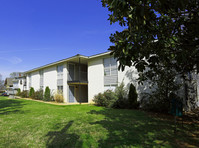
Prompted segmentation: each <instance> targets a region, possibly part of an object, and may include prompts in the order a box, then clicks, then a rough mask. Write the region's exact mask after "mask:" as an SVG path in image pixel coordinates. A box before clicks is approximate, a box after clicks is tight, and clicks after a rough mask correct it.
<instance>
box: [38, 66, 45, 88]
mask: <svg viewBox="0 0 199 148" xmlns="http://www.w3.org/2000/svg"><path fill="white" fill-rule="evenodd" d="M39 75H40V89H43V86H44V71H43V70H40V71H39Z"/></svg>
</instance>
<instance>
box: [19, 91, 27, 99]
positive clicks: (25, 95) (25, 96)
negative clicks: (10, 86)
mask: <svg viewBox="0 0 199 148" xmlns="http://www.w3.org/2000/svg"><path fill="white" fill-rule="evenodd" d="M20 96H21V97H22V98H28V91H27V90H24V91H22V92H21V93H20Z"/></svg>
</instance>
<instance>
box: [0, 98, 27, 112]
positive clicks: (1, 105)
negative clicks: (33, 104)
mask: <svg viewBox="0 0 199 148" xmlns="http://www.w3.org/2000/svg"><path fill="white" fill-rule="evenodd" d="M24 105H25V103H24V102H22V101H21V100H11V99H7V98H6V99H5V100H4V99H3V100H0V115H4V114H17V113H21V114H22V113H25V112H24V111H22V110H21V108H23V106H24Z"/></svg>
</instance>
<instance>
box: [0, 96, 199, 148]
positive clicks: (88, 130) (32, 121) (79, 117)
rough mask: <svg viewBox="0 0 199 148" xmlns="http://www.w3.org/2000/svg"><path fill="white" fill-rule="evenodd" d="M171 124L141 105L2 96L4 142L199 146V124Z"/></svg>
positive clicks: (1, 133) (0, 128)
mask: <svg viewBox="0 0 199 148" xmlns="http://www.w3.org/2000/svg"><path fill="white" fill-rule="evenodd" d="M161 117H162V116H161ZM173 129H174V125H173V120H171V119H170V118H169V117H163V118H159V117H156V116H153V114H148V113H146V112H143V111H138V110H120V109H106V108H103V107H96V106H93V105H68V106H58V105H51V104H45V103H41V102H36V101H31V100H23V99H8V98H7V97H0V147H70V148H71V147H93V148H96V147H107V148H111V147H122V148H123V147H199V132H198V131H199V130H198V129H199V124H198V123H192V122H191V123H190V122H187V123H185V124H184V127H181V126H180V125H178V128H177V133H176V134H174V133H173Z"/></svg>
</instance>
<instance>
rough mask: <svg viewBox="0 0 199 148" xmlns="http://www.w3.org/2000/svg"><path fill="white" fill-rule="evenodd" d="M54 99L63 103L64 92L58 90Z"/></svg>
mask: <svg viewBox="0 0 199 148" xmlns="http://www.w3.org/2000/svg"><path fill="white" fill-rule="evenodd" d="M54 99H55V101H56V102H59V103H63V102H64V97H63V93H62V92H61V91H58V92H57V93H56V94H55V95H54Z"/></svg>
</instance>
